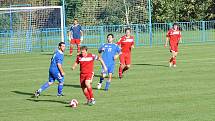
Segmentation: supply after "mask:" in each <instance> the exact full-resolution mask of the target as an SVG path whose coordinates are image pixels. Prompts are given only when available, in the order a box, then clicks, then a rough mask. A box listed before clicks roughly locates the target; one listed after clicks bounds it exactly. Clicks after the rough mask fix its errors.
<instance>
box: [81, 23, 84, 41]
mask: <svg viewBox="0 0 215 121" xmlns="http://www.w3.org/2000/svg"><path fill="white" fill-rule="evenodd" d="M80 36H81V38H80V40H81V42H82V41H83V39H84V32H83V30H82V28H81V26H80Z"/></svg>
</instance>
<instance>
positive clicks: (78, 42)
mask: <svg viewBox="0 0 215 121" xmlns="http://www.w3.org/2000/svg"><path fill="white" fill-rule="evenodd" d="M76 45H77V55H78V54H79V53H80V51H81V40H80V39H77V40H76Z"/></svg>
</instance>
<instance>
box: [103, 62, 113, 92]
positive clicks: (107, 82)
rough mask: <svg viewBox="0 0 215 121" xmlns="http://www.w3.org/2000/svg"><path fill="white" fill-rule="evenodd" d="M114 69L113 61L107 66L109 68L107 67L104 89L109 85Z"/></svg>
mask: <svg viewBox="0 0 215 121" xmlns="http://www.w3.org/2000/svg"><path fill="white" fill-rule="evenodd" d="M114 69H115V63H114V64H112V65H110V66H109V69H108V80H107V81H106V85H105V91H108V89H109V87H110V83H111V81H112V75H113V73H114Z"/></svg>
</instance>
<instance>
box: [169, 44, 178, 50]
mask: <svg viewBox="0 0 215 121" xmlns="http://www.w3.org/2000/svg"><path fill="white" fill-rule="evenodd" d="M172 51H175V52H178V43H170V52H172Z"/></svg>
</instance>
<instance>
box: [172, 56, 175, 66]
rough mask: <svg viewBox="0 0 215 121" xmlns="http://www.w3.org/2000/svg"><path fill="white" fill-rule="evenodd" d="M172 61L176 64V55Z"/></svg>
mask: <svg viewBox="0 0 215 121" xmlns="http://www.w3.org/2000/svg"><path fill="white" fill-rule="evenodd" d="M172 63H173V65H176V57H174V58H173V61H172Z"/></svg>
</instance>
